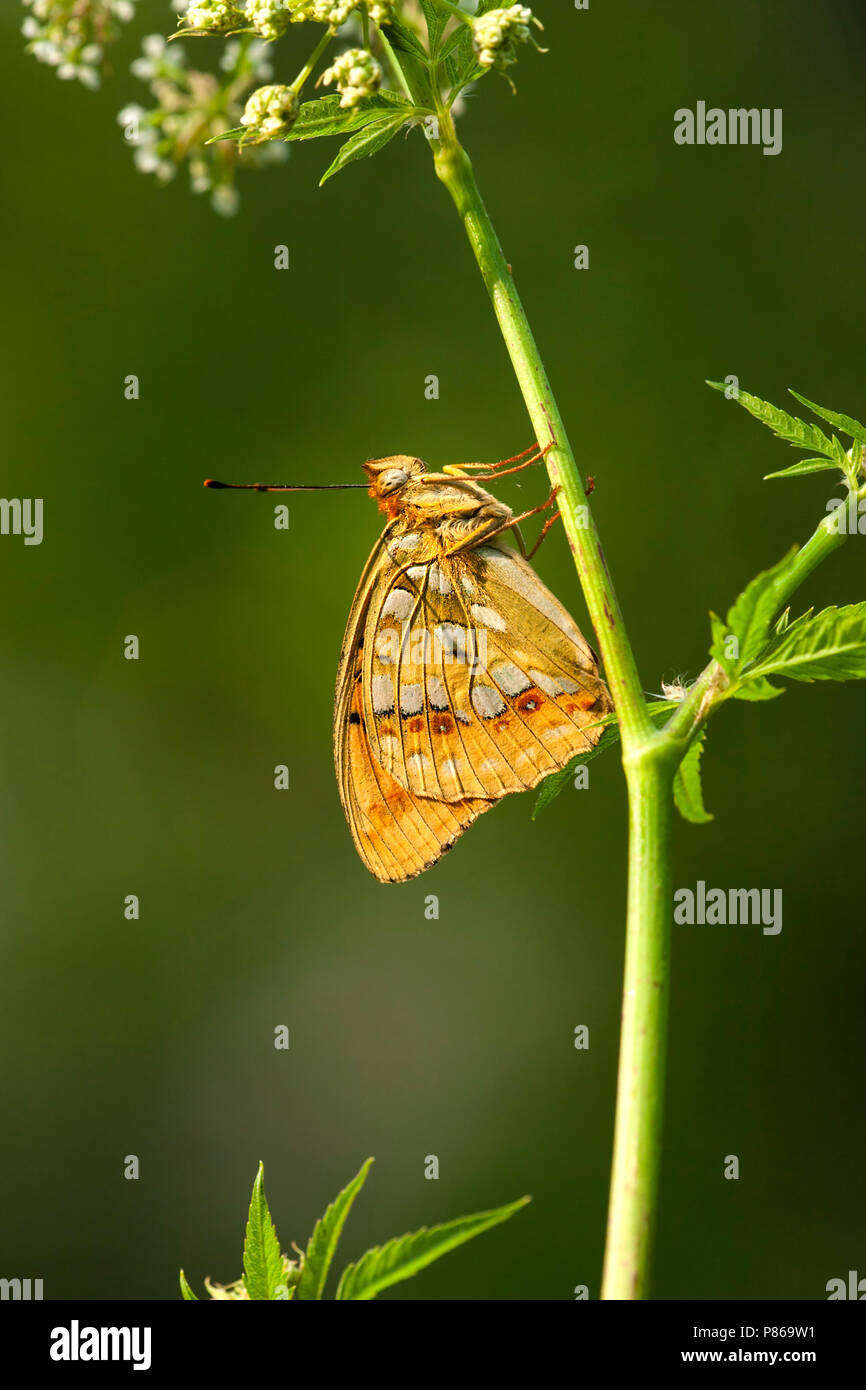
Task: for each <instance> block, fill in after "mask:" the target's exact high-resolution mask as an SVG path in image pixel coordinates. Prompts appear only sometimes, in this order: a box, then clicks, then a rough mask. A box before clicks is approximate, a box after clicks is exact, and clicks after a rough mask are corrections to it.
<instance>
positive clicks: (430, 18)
mask: <svg viewBox="0 0 866 1390" xmlns="http://www.w3.org/2000/svg"><path fill="white" fill-rule="evenodd" d="M418 3H419V5H420V6H421V11H422V13H423V15H424V22H425V24H426V25H427V42H428V45H429V48H430V57H431V58H432V59H433V61H434V62H435V61H437V60H438V57H439V49H440V46H441V42H442V34H443V32H444V30H445V27H446V25H447V24H448V21H449V19H451V18H453V16H452V15H451V14H450V13H449V11H448V10H446V9H445V6H444V5H439V4H438V3H437V0H418Z"/></svg>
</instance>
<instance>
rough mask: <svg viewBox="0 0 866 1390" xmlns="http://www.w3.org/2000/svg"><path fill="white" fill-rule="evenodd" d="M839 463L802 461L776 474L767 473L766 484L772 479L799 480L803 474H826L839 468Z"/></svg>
mask: <svg viewBox="0 0 866 1390" xmlns="http://www.w3.org/2000/svg"><path fill="white" fill-rule="evenodd" d="M838 467H839V465H838V463H831V462H830V460H829V459H826V458H820V459H801V461H800V462H799V463H792V464H791V467H790V468H780V469H779V470H778V471H777V472H776V473H765V474H764V482H765V483H766V482H769V480H770V478H798V477H800V476H801V475H802V474H803V473H826V472H827V470H828V469H829V470H830V471H831V472H832V471H833V469H836V468H838Z"/></svg>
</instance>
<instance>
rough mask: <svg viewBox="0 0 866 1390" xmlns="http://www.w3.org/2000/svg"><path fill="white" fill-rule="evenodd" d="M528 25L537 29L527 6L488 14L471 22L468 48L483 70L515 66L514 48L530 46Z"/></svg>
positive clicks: (515, 6)
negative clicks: (518, 45) (470, 40)
mask: <svg viewBox="0 0 866 1390" xmlns="http://www.w3.org/2000/svg"><path fill="white" fill-rule="evenodd" d="M530 24H535V25H537V27H538V28H539V29H540V28H541V25H540V24H539V21H538V20H537V19H536V18H535V16H534V15H533V13H532V10H530V9H529V7H528V6H527V5H507V6H506V7H505V8H504V9H501V10H488V12H487V14H483V15H479V17H478V18H477V19H473V21H472V45H473V47H474V49H475V53H476V55H477V58H478V61H479V63H480V64H481V66H482V67H483V68H506V67H509V66H510V65H511V64H512V63H516V62H517V44H519V43H530V42H531V41H532V31H531V29H530V27H529V26H530Z"/></svg>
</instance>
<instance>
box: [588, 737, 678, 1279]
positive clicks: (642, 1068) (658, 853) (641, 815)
mask: <svg viewBox="0 0 866 1390" xmlns="http://www.w3.org/2000/svg"><path fill="white" fill-rule="evenodd" d="M675 769H676V760H675V759H672V758H671V757H670V756H663V755H662V752H661V749H660V748H659V747H656V748H653V749H651V750H649V751H648V752H647V753H646V754H645V755H644V756H643V758H637V759H635V760H633V761H628V760H627V761H626V777H627V779H628V792H629V851H628V877H629V892H628V919H627V927H626V949H625V979H624V982H623V1004H622V1025H621V1032H620V1053H619V1074H618V1077H617V1104H616V1128H615V1133H614V1145H613V1167H612V1170H611V1179H610V1204H609V1207H608V1222H607V1243H606V1247H605V1260H604V1274H603V1277H602V1289H601V1296H602V1298H603V1299H634V1298H644V1297H646V1294H647V1289H648V1284H649V1273H650V1260H651V1255H652V1242H653V1235H654V1230H655V1217H656V1206H657V1197H658V1186H659V1173H660V1169H661V1153H662V1119H663V1110H664V1082H665V1055H666V1048H667V1019H668V998H669V992H670V950H671V893H672V883H671V861H670V833H671V815H672V783H673V776H674V771H675Z"/></svg>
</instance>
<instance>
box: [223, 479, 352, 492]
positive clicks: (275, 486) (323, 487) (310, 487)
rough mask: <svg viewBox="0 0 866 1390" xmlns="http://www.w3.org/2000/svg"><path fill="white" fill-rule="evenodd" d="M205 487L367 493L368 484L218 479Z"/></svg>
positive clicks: (253, 490) (270, 490) (255, 490)
mask: <svg viewBox="0 0 866 1390" xmlns="http://www.w3.org/2000/svg"><path fill="white" fill-rule="evenodd" d="M204 485H205V487H215V488H234V489H249V490H251V491H252V492H332V491H335V490H338V491H342V490H345V489H348V488H358V487H362V488H364V490H365V491H366V489H367V487H368V486H369V484H368V483H220V482H218V481H217V479H216V478H205V480H204Z"/></svg>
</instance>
